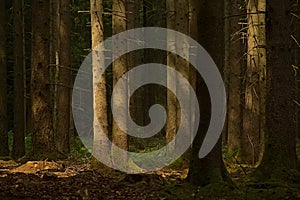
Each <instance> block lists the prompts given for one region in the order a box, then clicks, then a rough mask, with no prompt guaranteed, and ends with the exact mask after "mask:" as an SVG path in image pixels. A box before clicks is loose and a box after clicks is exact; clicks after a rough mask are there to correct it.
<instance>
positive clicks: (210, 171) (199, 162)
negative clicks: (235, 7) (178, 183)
mask: <svg viewBox="0 0 300 200" xmlns="http://www.w3.org/2000/svg"><path fill="white" fill-rule="evenodd" d="M223 10H224V4H223V2H222V1H218V0H212V1H201V2H200V6H199V21H198V42H199V43H200V44H201V45H202V46H203V47H204V48H205V49H206V50H207V51H208V53H209V54H210V55H211V56H212V58H213V59H214V61H215V63H216V64H217V66H218V67H219V69H222V66H223V59H224V56H223V55H224V34H223V24H224V22H223ZM220 71H221V70H220ZM196 93H197V96H198V98H199V103H200V111H201V120H200V123H199V129H198V133H197V135H196V138H195V140H194V143H193V146H192V155H191V160H190V169H189V174H188V180H189V182H190V183H192V184H193V185H196V186H203V185H207V184H211V183H215V182H219V181H223V180H226V178H227V174H226V170H225V166H224V163H223V160H222V155H221V138H219V141H218V143H217V144H216V146H215V147H214V148H213V150H212V151H211V152H210V153H209V154H208V155H207V156H206V157H205V158H203V159H199V157H198V154H199V149H200V147H201V143H202V141H203V138H204V136H205V134H206V131H207V128H208V125H209V121H210V120H209V119H210V115H211V110H210V98H209V94H208V89H207V87H206V85H205V83H204V82H203V81H202V80H201V79H200V77H199V75H198V77H197V90H196Z"/></svg>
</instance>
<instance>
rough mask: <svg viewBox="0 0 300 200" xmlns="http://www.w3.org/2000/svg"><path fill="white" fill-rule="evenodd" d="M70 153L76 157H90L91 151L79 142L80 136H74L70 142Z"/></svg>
mask: <svg viewBox="0 0 300 200" xmlns="http://www.w3.org/2000/svg"><path fill="white" fill-rule="evenodd" d="M70 154H71V156H74V157H76V158H82V157H90V156H91V152H89V150H88V149H87V148H85V146H84V145H83V143H82V142H81V140H80V138H75V139H74V141H73V142H72V143H71V144H70Z"/></svg>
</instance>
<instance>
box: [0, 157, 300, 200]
mask: <svg viewBox="0 0 300 200" xmlns="http://www.w3.org/2000/svg"><path fill="white" fill-rule="evenodd" d="M90 163H91V162H90V159H77V160H73V159H68V160H64V161H57V162H49V161H29V162H26V163H25V164H22V165H21V164H19V163H16V162H14V161H11V160H9V161H0V199H1V200H6V199H8V200H9V199H11V200H15V199H16V200H17V199H18V200H19V199H62V200H63V199H112V200H118V199H128V200H136V199H137V200H143V199H145V200H152V199H153V200H165V199H187V200H191V199H255V200H258V199H291V200H294V199H300V180H294V179H293V180H294V182H290V183H287V182H281V181H279V182H269V183H260V182H253V181H249V178H247V176H246V174H249V173H250V172H251V171H253V168H249V167H247V166H243V165H233V164H231V165H228V164H227V168H228V169H229V172H230V173H231V174H230V175H231V178H232V179H233V180H234V184H228V183H215V184H212V185H209V186H206V187H198V188H195V187H193V186H191V185H190V184H188V183H187V182H186V181H185V180H184V178H186V175H187V169H185V168H181V169H177V170H175V169H171V168H166V169H163V170H161V171H158V172H155V173H152V174H143V175H126V174H122V173H118V172H114V173H112V174H108V175H105V176H104V175H101V174H100V173H98V172H96V171H95V170H91V164H90ZM291 176H292V175H291Z"/></svg>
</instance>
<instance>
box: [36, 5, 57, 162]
mask: <svg viewBox="0 0 300 200" xmlns="http://www.w3.org/2000/svg"><path fill="white" fill-rule="evenodd" d="M32 10H34V12H32V54H31V55H32V57H31V87H30V89H31V114H32V118H31V123H32V125H31V127H32V150H33V155H34V157H38V158H53V157H55V156H56V154H57V151H56V147H55V142H54V132H53V124H52V120H53V119H52V103H51V100H50V85H49V84H50V75H49V41H50V35H49V32H50V24H49V22H50V17H49V16H50V13H49V11H50V4H49V2H48V1H35V0H33V1H32Z"/></svg>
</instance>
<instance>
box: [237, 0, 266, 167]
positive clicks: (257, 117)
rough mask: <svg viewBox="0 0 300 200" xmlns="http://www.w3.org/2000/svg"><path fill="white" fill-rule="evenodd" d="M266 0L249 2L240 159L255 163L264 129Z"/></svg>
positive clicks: (258, 156)
mask: <svg viewBox="0 0 300 200" xmlns="http://www.w3.org/2000/svg"><path fill="white" fill-rule="evenodd" d="M265 5H266V3H265V1H264V0H249V1H248V8H247V12H248V27H249V28H248V59H247V71H246V84H245V105H244V115H243V147H244V148H243V149H242V152H241V158H242V160H243V161H244V162H246V163H252V164H255V163H256V162H257V161H258V160H259V158H260V155H261V151H262V144H263V142H262V141H263V138H264V132H265V131H264V129H265V118H264V115H265V108H264V106H265V95H266V94H265V87H266V86H265V77H266V49H265V43H266V38H265Z"/></svg>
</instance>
